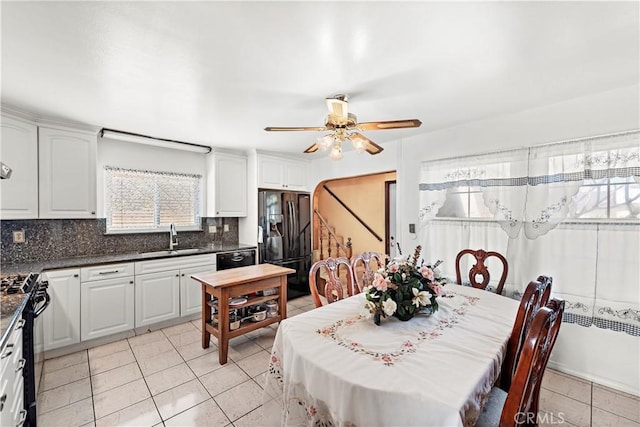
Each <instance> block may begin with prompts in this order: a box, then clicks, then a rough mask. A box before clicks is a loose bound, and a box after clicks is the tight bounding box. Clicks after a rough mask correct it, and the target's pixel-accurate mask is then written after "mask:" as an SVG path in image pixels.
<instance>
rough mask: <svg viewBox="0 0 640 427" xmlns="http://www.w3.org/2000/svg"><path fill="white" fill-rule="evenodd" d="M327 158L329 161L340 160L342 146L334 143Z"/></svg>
mask: <svg viewBox="0 0 640 427" xmlns="http://www.w3.org/2000/svg"><path fill="white" fill-rule="evenodd" d="M329 158H330V159H331V160H342V145H340V142H338V141H336V142H335V144H333V147H332V148H331V151H330V152H329Z"/></svg>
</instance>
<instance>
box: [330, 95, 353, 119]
mask: <svg viewBox="0 0 640 427" xmlns="http://www.w3.org/2000/svg"><path fill="white" fill-rule="evenodd" d="M326 101H327V108H328V109H329V114H333V115H334V116H336V117H342V118H344V119H346V118H348V117H349V104H348V103H347V101H345V100H343V99H338V98H327V99H326Z"/></svg>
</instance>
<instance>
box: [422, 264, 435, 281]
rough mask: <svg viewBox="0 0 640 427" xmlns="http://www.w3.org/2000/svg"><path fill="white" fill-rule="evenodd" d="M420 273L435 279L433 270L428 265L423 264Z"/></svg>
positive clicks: (428, 278) (427, 277)
mask: <svg viewBox="0 0 640 427" xmlns="http://www.w3.org/2000/svg"><path fill="white" fill-rule="evenodd" d="M420 274H422V277H424V278H425V279H427V280H433V270H432V269H430V268H429V267H427V266H426V265H423V266H422V267H420Z"/></svg>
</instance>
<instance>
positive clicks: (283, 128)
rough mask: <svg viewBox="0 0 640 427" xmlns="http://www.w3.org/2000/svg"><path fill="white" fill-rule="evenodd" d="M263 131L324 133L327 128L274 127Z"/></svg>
mask: <svg viewBox="0 0 640 427" xmlns="http://www.w3.org/2000/svg"><path fill="white" fill-rule="evenodd" d="M264 130H266V131H267V132H276V131H277V132H282V131H284V132H289V131H296V130H317V131H324V130H327V128H326V127H325V126H317V127H294V128H289V127H275V126H268V127H266V128H264Z"/></svg>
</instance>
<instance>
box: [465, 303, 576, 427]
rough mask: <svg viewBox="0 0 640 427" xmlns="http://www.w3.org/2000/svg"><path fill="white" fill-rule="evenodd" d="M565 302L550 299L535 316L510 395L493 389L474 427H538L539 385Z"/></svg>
mask: <svg viewBox="0 0 640 427" xmlns="http://www.w3.org/2000/svg"><path fill="white" fill-rule="evenodd" d="M563 313H564V301H562V300H557V299H552V300H551V301H549V303H548V304H547V305H546V306H545V307H542V308H541V309H540V310H538V312H537V313H536V314H535V316H534V318H533V322H532V324H531V328H530V329H529V332H528V333H527V336H526V338H525V342H524V346H523V348H522V352H521V353H520V358H519V360H518V365H517V367H516V372H515V375H514V377H513V382H512V384H511V388H510V389H509V392H508V393H507V392H505V391H504V390H502V389H500V388H498V387H493V388H492V389H491V392H490V393H489V398H488V399H487V403H486V404H485V405H484V408H483V409H482V413H481V414H480V417H479V418H478V421H477V422H476V427H489V426H492V427H495V426H499V427H513V426H527V427H533V426H537V425H538V401H539V398H540V383H541V382H542V376H543V375H544V371H545V368H546V367H547V362H549V356H550V355H551V350H552V349H553V346H554V344H555V342H556V339H557V338H558V331H559V330H560V324H561V323H562V315H563Z"/></svg>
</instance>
